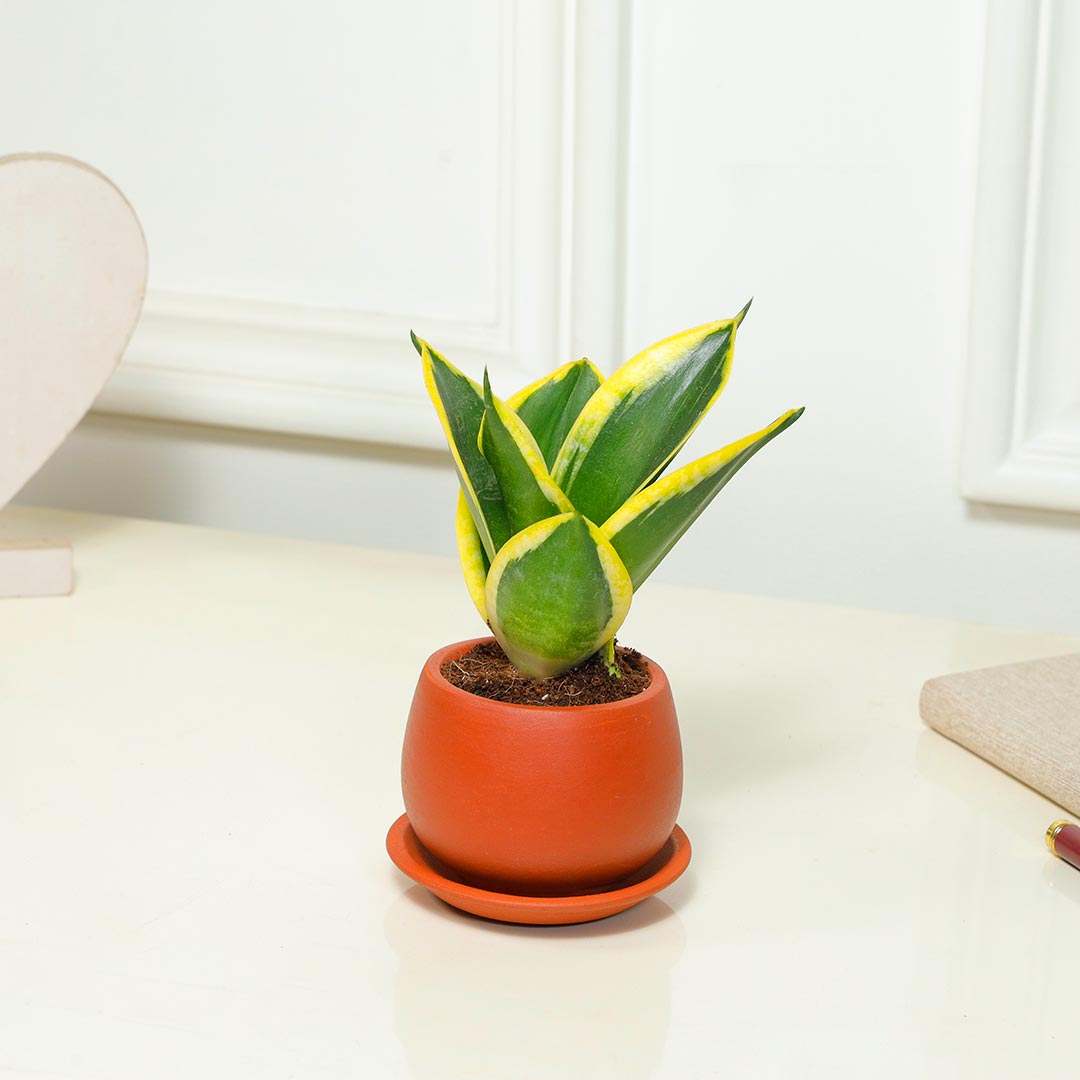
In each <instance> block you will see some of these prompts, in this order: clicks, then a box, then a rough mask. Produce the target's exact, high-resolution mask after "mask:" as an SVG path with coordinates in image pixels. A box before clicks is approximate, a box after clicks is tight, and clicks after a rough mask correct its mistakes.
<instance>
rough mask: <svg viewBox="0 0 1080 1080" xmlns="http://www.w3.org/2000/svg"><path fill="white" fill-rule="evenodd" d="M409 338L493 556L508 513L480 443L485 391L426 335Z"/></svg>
mask: <svg viewBox="0 0 1080 1080" xmlns="http://www.w3.org/2000/svg"><path fill="white" fill-rule="evenodd" d="M412 340H413V344H414V345H415V346H416V348H417V350H418V351H419V353H420V358H421V360H422V361H423V365H424V383H425V385H426V386H427V391H428V395H429V396H430V397H431V403H432V404H433V405H434V406H435V412H436V413H438V416H439V422H440V423H441V424H442V426H443V431H444V432H445V433H446V441H447V444H448V445H449V447H450V453H451V455H452V456H453V458H454V465H455V467H456V468H457V473H458V479H459V480H460V481H461V490H462V492H463V493H464V495H465V501H466V502H467V503H468V506H469V512H470V513H471V514H472V518H473V521H474V522H475V523H476V529H477V532H478V533H479V535H480V541H481V543H482V544H483V545H484V550H485V551H486V552H487V556H488V558H489V559H493V558H494V557H495V553H496V552H497V551H498V550H499V548H501V547H502V546H503V544H505V543H506V541H507V540H509V539H510V536H511V532H510V517H509V514H508V513H507V511H506V504H505V503H504V501H503V496H502V491H501V489H500V488H499V481H498V479H497V478H496V476H495V470H494V469H493V468H492V467H491V465H490V464H488V462H487V459H486V458H485V457H484V455H483V454H482V453H481V452H480V447H479V445H478V441H479V437H480V424H481V422H482V421H483V418H484V395H483V393H482V392H481V390H480V387H479V386H477V385H476V383H474V382H473V381H472V379H470V378H469V377H468V376H467V375H465V374H463V373H462V372H460V371H458V369H457V368H456V367H454V365H453V364H451V363H450V362H449V361H448V360H446V359H445V358H444V357H442V356H440V355H439V354H438V353H437V352H436V351H435V350H434V349H433V348H432V347H431V346H430V345H429V344H428V343H427V342H426V341H422V340H421V339H420V338H418V337H417V336H416V335H415V334H413V335H412Z"/></svg>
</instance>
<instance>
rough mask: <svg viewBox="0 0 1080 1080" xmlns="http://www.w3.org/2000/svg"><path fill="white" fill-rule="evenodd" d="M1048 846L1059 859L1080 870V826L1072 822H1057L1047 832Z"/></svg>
mask: <svg viewBox="0 0 1080 1080" xmlns="http://www.w3.org/2000/svg"><path fill="white" fill-rule="evenodd" d="M1046 846H1047V847H1048V848H1049V849H1050V850H1051V852H1053V854H1055V855H1056V856H1057V857H1058V858H1059V859H1064V860H1065V862H1067V863H1068V864H1069V865H1070V866H1075V867H1076V869H1077V870H1080V825H1074V824H1073V823H1072V822H1071V821H1055V822H1054V824H1053V825H1051V826H1050V828H1049V829H1047V830H1046Z"/></svg>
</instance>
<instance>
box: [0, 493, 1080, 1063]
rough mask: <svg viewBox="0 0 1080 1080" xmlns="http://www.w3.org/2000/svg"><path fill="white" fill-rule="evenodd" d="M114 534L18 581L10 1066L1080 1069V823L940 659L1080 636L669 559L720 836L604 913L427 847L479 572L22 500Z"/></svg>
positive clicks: (5, 953)
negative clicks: (505, 904)
mask: <svg viewBox="0 0 1080 1080" xmlns="http://www.w3.org/2000/svg"><path fill="white" fill-rule="evenodd" d="M4 533H6V534H8V535H18V536H41V535H59V536H67V537H69V538H70V539H72V541H73V542H74V545H75V558H76V567H77V586H76V592H75V594H74V595H73V596H71V597H69V598H65V599H42V600H5V601H0V656H2V662H0V1077H5V1076H14V1077H23V1076H27V1077H29V1076H34V1077H37V1076H46V1077H57V1078H59V1077H80V1078H82V1077H101V1078H106V1077H107V1078H129V1077H130V1078H140V1080H144V1078H155V1080H171V1078H180V1077H184V1078H186V1077H200V1078H204V1080H206V1078H214V1077H222V1078H225V1077H228V1078H234V1080H235V1078H244V1077H261V1078H285V1077H301V1078H305V1080H314V1078H322V1077H365V1078H378V1077H384V1076H385V1077H428V1078H438V1080H453V1078H459V1077H460V1078H468V1080H483V1078H485V1077H498V1078H512V1080H518V1078H548V1077H552V1078H554V1077H560V1078H562V1077H579V1076H580V1077H589V1078H596V1080H600V1078H605V1077H612V1078H614V1077H618V1078H619V1080H631V1078H636V1077H669V1078H673V1080H696V1078H699V1077H729V1076H731V1077H753V1078H758V1080H763V1078H771V1077H784V1078H787V1077H799V1078H805V1077H829V1078H835V1077H866V1076H874V1077H883V1076H884V1077H892V1076H895V1077H904V1078H911V1077H941V1078H946V1077H947V1078H950V1080H954V1078H966V1077H970V1078H979V1080H982V1078H985V1077H1003V1078H1004V1077H1009V1078H1017V1077H1038V1078H1053V1077H1067V1076H1070V1077H1071V1076H1075V1075H1076V1074H1077V1065H1076V1060H1075V1054H1076V1044H1075V1038H1074V1035H1073V1032H1074V1030H1075V1025H1076V1009H1077V1006H1076V1000H1077V995H1076V985H1077V972H1078V971H1080V872H1077V871H1076V870H1074V869H1073V868H1072V867H1070V866H1067V865H1066V864H1064V863H1062V862H1058V861H1055V860H1053V859H1052V858H1051V857H1050V856H1049V854H1048V853H1047V851H1046V849H1045V847H1044V846H1043V840H1042V834H1043V830H1044V829H1045V828H1046V826H1047V825H1048V824H1049V823H1050V822H1051V821H1052V820H1053V819H1054V818H1056V817H1061V816H1062V814H1061V812H1060V810H1059V808H1057V807H1055V806H1054V805H1052V804H1051V803H1049V802H1048V801H1047V800H1045V799H1043V798H1042V797H1040V796H1039V795H1037V794H1036V793H1034V792H1033V791H1030V790H1028V789H1027V788H1025V787H1023V786H1022V785H1020V784H1019V783H1017V782H1015V781H1014V780H1011V779H1010V778H1009V777H1007V776H1005V775H1004V774H1002V773H1000V772H998V771H997V770H995V769H994V768H992V767H991V766H989V765H986V764H984V763H983V762H981V761H979V760H978V759H976V758H974V757H973V756H971V755H970V754H968V753H967V752H966V751H964V750H963V749H961V748H960V747H958V746H955V745H953V744H951V743H949V742H948V741H947V740H945V739H943V738H942V737H940V736H938V735H936V734H934V733H932V732H930V731H928V730H926V729H924V728H923V727H922V725H921V724H920V721H919V716H918V708H917V702H918V693H919V688H920V686H921V684H922V682H923V681H924V680H925V679H926V678H928V677H930V676H932V675H937V674H941V673H943V672H947V671H955V670H962V669H967V668H972V667H978V666H982V665H988V664H995V663H1003V662H1007V661H1012V660H1021V659H1026V658H1030V657H1036V656H1045V655H1052V654H1055V653H1061V652H1066V651H1070V650H1075V649H1078V648H1080V639H1075V638H1072V639H1070V638H1063V637H1060V636H1053V635H1035V634H1028V633H1017V632H1010V631H1007V630H991V629H986V628H980V627H974V626H965V625H960V624H955V623H950V622H945V621H938V620H931V619H922V618H914V617H909V616H900V615H891V614H882V613H874V612H864V611H853V610H848V609H841V608H832V607H824V606H815V605H807V604H797V603H788V602H782V601H777V600H767V599H759V598H752V597H746V596H736V595H728V594H723V593H717V592H711V591H707V590H700V589H686V588H672V587H665V586H662V585H658V584H653V583H650V584H649V585H648V586H647V587H646V588H645V589H644V590H643V591H642V592H641V594H640V595H639V596H638V597H636V598H635V600H634V609H633V610H632V611H631V614H630V617H629V619H628V621H627V623H626V625H625V627H624V633H623V637H624V639H625V642H626V643H627V644H632V645H634V646H636V647H637V648H639V649H641V650H642V651H643V652H645V653H647V654H648V655H651V656H653V657H655V658H656V659H657V660H659V661H660V662H661V663H662V664H663V665H664V667H665V669H666V671H667V673H668V676H669V678H670V679H671V682H672V685H673V688H674V691H675V698H676V701H677V703H678V707H679V713H680V717H681V722H682V730H683V742H684V749H685V755H686V792H685V797H684V803H683V811H682V813H681V815H680V819H679V820H680V823H681V825H682V827H683V828H684V829H685V830H686V832H687V833H688V834H689V836H690V838H691V841H692V843H693V847H694V858H693V862H692V863H691V865H690V868H689V870H688V871H687V873H686V874H685V875H684V876H683V877H682V878H681V879H680V880H679V881H678V882H677V883H676V884H675V885H673V886H672V887H671V888H670V889H668V890H667V891H666V892H664V893H662V894H661V895H660V896H658V897H655V898H652V899H649V900H647V901H645V902H644V903H642V904H641V905H640V906H638V907H636V908H634V909H632V910H631V911H629V912H626V913H624V914H622V915H618V916H615V917H613V918H611V919H608V920H605V921H603V922H599V923H595V924H591V925H583V926H577V927H563V928H526V927H515V926H507V925H500V924H495V923H487V922H483V921H481V920H478V919H474V918H471V917H467V916H463V915H461V914H459V913H457V912H456V911H453V910H451V909H450V908H448V907H446V906H444V905H443V904H442V903H441V902H439V901H437V900H435V899H433V898H432V897H431V896H429V895H428V894H427V893H426V892H425V891H424V890H423V889H421V888H420V887H419V886H415V885H413V884H412V883H411V882H410V881H409V880H408V879H406V878H405V877H404V876H402V875H401V874H400V873H399V872H398V871H397V870H396V869H395V868H394V867H393V866H392V865H391V864H390V862H389V860H388V858H387V856H386V853H385V851H384V848H383V841H384V837H385V835H386V830H387V828H388V827H389V826H390V824H391V823H392V822H393V821H394V819H395V818H396V817H397V816H398V815H399V814H400V812H401V795H400V790H399V787H398V763H399V752H400V744H401V737H402V732H403V729H404V724H405V717H406V713H407V710H408V706H409V700H410V697H411V695H412V690H413V685H414V683H415V680H416V677H417V674H418V672H419V670H420V666H421V664H422V663H423V661H424V659H425V657H426V656H427V655H428V653H430V652H432V651H434V650H435V649H436V648H438V647H439V646H440V645H442V644H444V643H447V642H450V641H455V640H459V639H463V638H467V637H471V636H475V635H476V634H477V633H478V632H481V631H482V629H483V628H482V626H480V625H479V623H478V620H477V618H476V616H475V614H474V613H473V611H472V609H471V606H470V604H469V600H468V598H467V595H466V593H465V589H464V586H463V585H462V583H461V581H460V579H459V575H458V571H457V568H456V566H455V565H454V564H453V563H451V562H450V561H448V560H441V559H435V558H427V557H419V556H413V555H403V554H392V553H387V552H377V551H368V550H361V549H357V548H349V547H343V546H332V545H318V544H312V543H307V542H300V541H289V540H281V539H272V538H266V537H255V536H245V535H239V534H234V533H223V532H216V531H211V530H203V529H194V528H188V527H181V526H172V525H165V524H159V523H148V522H138V521H129V520H124V519H119V518H106V517H96V516H87V515H76V514H64V513H59V512H45V511H28V510H23V509H18V508H14V509H13V508H9V509H8V510H5V511H4V513H3V514H2V515H0V534H4Z"/></svg>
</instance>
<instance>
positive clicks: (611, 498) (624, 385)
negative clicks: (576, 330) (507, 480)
mask: <svg viewBox="0 0 1080 1080" xmlns="http://www.w3.org/2000/svg"><path fill="white" fill-rule="evenodd" d="M747 307H749V305H747ZM746 310H747V308H743V310H742V311H740V312H739V314H738V315H736V316H735V318H734V319H725V320H723V321H721V322H714V323H709V324H707V325H706V326H699V327H697V328H696V329H694V330H687V331H685V332H684V333H682V334H676V335H675V336H674V337H670V338H667V339H666V340H664V341H661V342H658V343H657V344H656V345H653V346H651V347H650V348H648V349H646V350H645V351H644V352H642V353H639V354H638V355H637V356H635V357H634V358H633V359H632V360H629V361H627V362H626V363H625V364H624V365H623V366H622V367H621V368H619V370H618V371H616V372H615V374H614V375H612V376H611V378H609V379H607V380H605V381H604V382H603V383H602V384H601V385H600V387H599V388H598V389H597V390H596V392H595V393H594V394H593V396H592V397H591V398H590V399H589V402H588V404H587V405H586V406H585V408H584V409H582V411H581V413H580V415H579V416H578V418H577V420H576V421H575V422H574V426H573V427H572V428H571V429H570V432H569V434H568V435H567V436H566V440H565V441H564V442H563V445H562V447H561V449H560V450H559V454H558V457H557V458H556V460H555V465H554V466H553V467H552V470H551V472H552V476H553V477H554V479H555V482H556V483H557V484H558V485H559V486H560V487H561V488H562V490H563V491H564V492H565V493H566V496H567V498H568V499H569V500H570V501H571V502H572V503H573V504H574V506H575V507H577V509H578V510H579V511H580V512H581V513H582V514H584V515H585V516H586V517H587V518H589V519H590V520H592V521H604V520H606V519H607V518H608V517H610V516H611V515H612V514H613V513H614V512H615V511H616V510H617V509H618V508H619V507H620V506H622V504H623V503H624V502H625V501H626V500H627V499H628V498H630V496H631V495H633V494H634V493H635V492H638V491H640V490H641V489H642V488H643V487H644V486H645V485H646V484H648V483H649V482H650V481H651V480H653V479H654V478H655V477H656V476H657V475H658V474H659V473H660V472H661V470H662V469H663V468H664V467H665V466H666V465H667V464H668V462H669V461H671V459H672V458H673V457H674V456H675V454H676V453H678V451H679V448H680V447H681V446H682V445H683V443H685V442H686V440H687V439H688V438H689V437H690V435H691V433H692V432H693V430H694V429H695V428H696V427H697V425H698V424H699V423H700V422H701V419H702V417H703V416H704V415H705V414H706V413H707V412H708V411H709V409H710V408H712V405H713V403H714V402H715V401H716V399H717V397H719V395H720V392H721V391H722V390H723V388H724V386H725V384H726V383H727V379H728V374H729V372H730V370H731V354H732V351H733V349H734V346H735V331H736V330H737V329H738V326H739V324H740V323H741V322H742V319H743V317H744V316H745V314H746Z"/></svg>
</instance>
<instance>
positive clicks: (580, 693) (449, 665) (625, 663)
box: [439, 641, 652, 706]
mask: <svg viewBox="0 0 1080 1080" xmlns="http://www.w3.org/2000/svg"><path fill="white" fill-rule="evenodd" d="M615 663H616V665H617V666H618V668H619V672H620V675H621V677H620V678H618V679H613V678H612V677H611V675H609V674H608V669H607V664H606V663H604V661H603V659H602V658H601V656H600V654H599V653H594V654H593V655H592V656H590V657H589V659H588V660H586V661H585V662H584V663H583V664H579V665H578V666H577V667H576V668H571V669H570V670H569V671H568V672H566V673H565V674H564V675H556V676H555V677H554V678H551V679H543V680H537V679H529V678H527V677H526V676H524V675H522V674H521V672H519V671H518V670H517V668H515V667H514V665H513V664H511V663H510V661H509V660H508V659H507V657H506V653H504V652H503V651H502V648H501V647H500V646H499V644H498V642H495V641H489V642H484V643H483V644H481V645H474V646H473V647H472V648H471V649H470V650H469V651H468V652H467V653H466V654H465V655H464V656H460V657H458V658H457V659H456V660H447V661H446V663H444V664H443V665H442V667H441V668H440V669H439V670H440V671H441V673H442V676H443V678H444V679H446V680H447V681H448V682H451V683H453V684H454V686H457V687H460V688H461V689H462V690H467V691H468V692H469V693H470V694H476V696H477V697H485V698H491V699H492V700H493V701H506V702H510V703H512V704H515V705H551V706H556V705H560V706H565V705H602V704H604V703H605V702H609V701H622V699H623V698H628V697H633V696H634V695H635V694H640V693H641V691H642V690H644V689H645V688H646V687H647V686H648V685H649V683H651V682H652V676H651V675H650V674H649V666H648V664H647V663H646V662H645V657H644V656H642V655H641V653H639V652H638V651H637V650H636V649H624V648H623V647H622V646H621V645H616V646H615Z"/></svg>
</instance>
